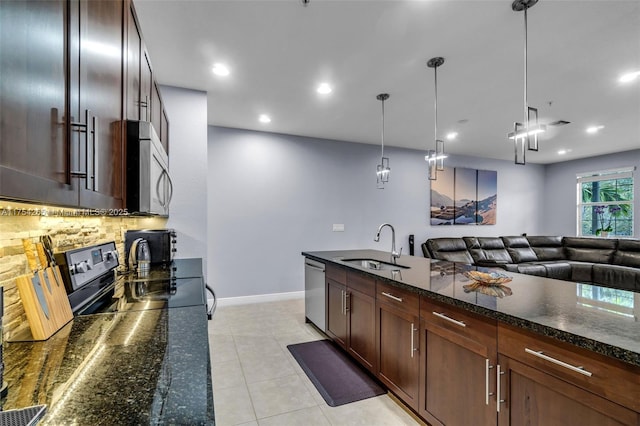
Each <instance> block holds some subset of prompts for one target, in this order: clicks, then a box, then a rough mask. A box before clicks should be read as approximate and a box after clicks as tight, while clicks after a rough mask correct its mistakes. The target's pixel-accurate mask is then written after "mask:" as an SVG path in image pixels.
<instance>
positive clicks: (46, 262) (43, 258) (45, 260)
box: [36, 243, 49, 268]
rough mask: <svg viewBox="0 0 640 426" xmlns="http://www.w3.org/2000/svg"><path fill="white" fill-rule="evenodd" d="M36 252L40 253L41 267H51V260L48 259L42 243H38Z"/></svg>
mask: <svg viewBox="0 0 640 426" xmlns="http://www.w3.org/2000/svg"><path fill="white" fill-rule="evenodd" d="M36 251H37V253H38V259H39V260H40V267H41V268H46V267H47V266H49V259H48V258H47V254H46V253H45V251H44V246H43V245H42V243H36Z"/></svg>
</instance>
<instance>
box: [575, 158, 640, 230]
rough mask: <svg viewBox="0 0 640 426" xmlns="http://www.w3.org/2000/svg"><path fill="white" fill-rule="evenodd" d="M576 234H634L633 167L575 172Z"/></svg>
mask: <svg viewBox="0 0 640 426" xmlns="http://www.w3.org/2000/svg"><path fill="white" fill-rule="evenodd" d="M578 235H579V236H602V237H606V236H620V237H625V236H632V235H633V168H626V169H619V170H607V171H602V172H594V173H585V174H581V175H578Z"/></svg>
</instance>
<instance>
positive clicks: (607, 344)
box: [302, 250, 640, 366]
mask: <svg viewBox="0 0 640 426" xmlns="http://www.w3.org/2000/svg"><path fill="white" fill-rule="evenodd" d="M302 254H303V255H304V256H306V257H309V258H311V259H314V260H317V261H320V262H325V263H326V262H330V263H334V264H336V265H340V266H343V267H349V268H353V269H356V270H358V271H361V272H363V273H365V274H368V275H371V276H373V277H375V278H376V279H378V280H382V281H385V282H388V283H390V284H392V285H395V286H398V287H402V288H405V289H407V290H410V291H413V292H416V293H419V294H422V295H425V296H427V297H430V298H432V299H435V300H438V301H441V302H444V303H448V304H451V305H455V306H458V307H462V308H464V309H467V310H469V311H473V312H476V313H479V314H481V315H485V316H487V317H490V318H494V319H497V320H499V321H502V322H503V323H506V324H510V325H514V326H517V327H520V328H523V329H527V330H531V331H534V332H537V333H540V334H543V335H546V336H549V337H552V338H555V339H558V340H561V341H564V342H568V343H572V344H574V345H576V346H579V347H582V348H585V349H589V350H591V351H594V352H597V353H600V354H603V355H606V356H609V357H612V358H615V359H618V360H621V361H624V362H627V363H629V364H633V365H636V366H640V338H639V337H638V336H640V323H639V322H638V321H637V318H638V317H640V293H637V292H624V291H622V290H613V289H608V288H607V287H598V286H592V285H588V284H580V283H573V282H568V281H560V280H554V279H549V278H543V277H537V276H533V275H524V274H518V273H512V272H507V273H506V275H509V276H510V277H512V278H513V280H512V281H511V282H509V283H507V284H506V285H507V286H508V287H509V288H510V289H511V290H512V293H513V294H512V295H510V296H505V297H503V298H499V297H495V296H489V295H486V294H482V293H477V292H469V293H467V292H465V290H464V288H463V286H464V285H466V284H470V283H471V280H469V279H468V278H467V277H466V276H465V275H464V272H466V271H471V270H479V271H487V272H488V271H491V269H489V268H482V267H474V266H471V265H465V264H459V263H451V262H442V261H434V260H430V259H425V258H421V257H415V256H402V257H401V258H400V259H398V261H397V263H398V264H399V265H402V266H407V267H409V268H398V271H390V270H386V271H385V270H371V269H367V268H364V267H362V266H356V265H354V264H352V263H347V262H345V261H344V259H375V260H380V261H384V262H389V261H390V256H389V253H388V252H382V251H378V250H340V251H319V252H303V253H302ZM500 271H501V272H503V273H504V272H505V271H502V270H500ZM596 292H609V293H616V296H618V297H619V296H620V295H622V297H627V298H628V300H630V301H633V300H634V299H635V304H634V306H635V308H630V309H629V308H627V309H626V310H625V308H621V309H620V310H621V311H622V312H614V309H615V305H611V306H605V305H603V304H599V303H597V302H593V301H591V300H589V298H588V296H589V295H590V294H593V293H596ZM634 309H635V310H634Z"/></svg>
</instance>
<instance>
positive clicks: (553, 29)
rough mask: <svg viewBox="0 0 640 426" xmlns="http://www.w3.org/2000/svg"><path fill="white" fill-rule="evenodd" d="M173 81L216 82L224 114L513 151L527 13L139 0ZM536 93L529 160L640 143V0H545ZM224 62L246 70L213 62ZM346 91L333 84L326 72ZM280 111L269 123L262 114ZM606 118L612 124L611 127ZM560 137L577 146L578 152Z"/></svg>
mask: <svg viewBox="0 0 640 426" xmlns="http://www.w3.org/2000/svg"><path fill="white" fill-rule="evenodd" d="M135 6H136V10H137V13H138V18H139V20H140V24H141V26H142V31H143V33H144V37H145V40H146V44H147V46H148V49H149V52H150V55H151V60H152V62H153V67H154V72H155V74H156V78H157V80H158V81H159V83H160V84H167V85H173V86H179V87H186V88H192V89H197V90H203V91H206V92H207V93H208V123H209V124H210V125H216V126H226V127H236V128H244V129H253V130H263V131H269V132H278V133H287V134H293V135H303V136H311V137H318V138H326V139H337V140H344V141H351V142H361V143H370V144H379V143H380V132H381V105H380V101H378V100H376V95H377V94H379V93H382V92H386V93H389V94H390V98H389V100H388V101H386V102H385V144H386V145H393V146H398V147H407V148H416V149H421V150H422V149H424V150H426V149H430V148H433V147H434V141H433V139H434V72H433V69H431V68H427V67H426V62H427V60H428V59H429V58H431V57H434V56H443V57H444V58H445V63H444V65H442V66H441V67H440V68H438V129H439V136H440V137H444V135H445V134H446V133H447V132H449V131H457V132H458V133H459V136H458V139H457V140H456V141H453V142H447V143H446V151H447V152H449V153H455V154H465V155H473V156H482V157H490V158H497V159H504V160H513V144H512V142H508V141H507V138H506V134H507V133H508V132H509V131H512V130H513V129H512V128H513V122H514V121H522V118H523V97H524V94H523V90H524V89H523V84H524V77H523V73H524V14H523V13H522V12H513V11H512V10H511V0H500V1H497V0H491V1H482V0H474V1H462V0H431V1H429V0H424V1H418V0H414V1H400V0H393V1H373V0H354V1H337V0H311V1H310V4H309V5H308V6H307V7H304V6H302V4H301V1H300V0H281V1H275V0H262V1H245V0H235V1H220V0H207V1H189V0H187V1H185V0H181V1H180V0H135ZM528 40H529V42H528V56H529V66H528V87H529V89H528V93H529V96H528V97H529V105H530V106H534V107H537V108H538V109H539V112H540V116H541V121H542V123H549V122H552V121H555V120H567V121H570V122H571V124H569V125H566V126H563V127H551V128H550V129H549V131H547V133H546V134H545V135H544V136H542V138H541V142H540V151H539V152H528V153H527V162H533V163H553V162H558V161H565V160H568V159H574V158H582V157H589V156H593V155H597V154H604V153H611V152H619V151H625V150H630V149H637V148H640V78H639V79H636V80H635V81H634V82H631V83H627V84H622V83H620V82H618V78H619V76H620V75H621V74H622V73H624V72H629V71H635V70H640V1H638V0H633V1H618V0H602V1H589V0H580V1H567V0H540V1H539V2H538V4H537V5H535V7H533V8H531V9H530V10H529V12H528ZM215 62H224V63H226V64H228V66H229V67H230V68H231V75H230V76H228V77H226V78H221V77H217V76H215V75H213V73H212V72H211V68H212V66H213V64H214V63H215ZM325 81H326V82H329V83H330V84H331V85H332V86H333V88H334V90H333V92H332V93H331V94H330V95H328V96H327V95H325V96H321V95H318V94H317V93H316V92H315V88H316V86H317V85H318V84H319V83H320V82H325ZM263 113H266V114H269V115H270V116H271V118H272V122H271V123H269V124H262V123H259V122H258V115H259V114H263ZM590 125H603V126H605V127H604V129H602V130H601V131H600V132H599V133H598V134H596V135H589V134H587V133H586V132H585V129H586V127H588V126H590ZM559 149H570V150H571V152H569V153H568V154H566V155H564V156H560V155H558V154H557V151H558V150H559Z"/></svg>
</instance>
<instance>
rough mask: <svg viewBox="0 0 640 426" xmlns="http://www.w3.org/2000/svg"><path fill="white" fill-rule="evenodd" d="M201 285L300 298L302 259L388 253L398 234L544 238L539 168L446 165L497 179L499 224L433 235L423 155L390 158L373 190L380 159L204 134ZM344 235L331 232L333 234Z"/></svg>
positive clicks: (288, 140) (371, 152)
mask: <svg viewBox="0 0 640 426" xmlns="http://www.w3.org/2000/svg"><path fill="white" fill-rule="evenodd" d="M208 133H209V134H208V140H209V142H208V143H209V148H208V155H209V160H208V161H209V175H208V190H209V200H210V201H209V213H208V214H209V231H210V239H209V241H210V245H209V262H210V268H209V282H210V283H211V284H213V286H214V288H215V289H216V292H217V294H218V296H219V297H222V298H226V297H235V296H249V295H260V294H271V293H283V292H293V291H302V290H303V282H304V278H303V261H302V256H301V255H300V252H301V251H307V250H308V251H316V250H331V249H353V248H374V249H379V250H384V251H388V250H389V249H390V247H391V238H390V232H389V230H388V229H385V230H384V231H383V235H382V238H381V241H380V242H379V243H375V242H374V241H373V237H374V235H375V233H376V230H377V228H378V226H379V225H380V224H381V223H383V222H390V223H391V224H393V225H394V226H395V228H396V234H397V235H396V240H397V243H398V246H403V247H404V250H403V254H408V241H407V239H408V235H409V234H415V238H416V255H418V256H421V252H420V247H419V244H420V243H421V242H423V241H424V240H425V239H427V238H429V237H438V236H462V235H482V236H497V235H517V234H520V233H522V232H527V233H530V234H536V233H541V232H542V229H543V228H542V226H543V219H544V218H543V217H542V215H541V214H540V209H541V205H542V203H543V200H544V190H543V187H544V167H543V166H537V165H527V166H516V165H514V164H513V163H511V162H506V161H498V160H489V159H481V158H473V157H463V156H453V157H451V158H449V159H448V160H447V165H448V166H458V167H470V168H478V169H487V170H497V171H498V217H497V225H492V226H471V227H469V226H445V227H432V226H430V225H429V221H428V211H429V183H428V180H427V173H426V163H425V161H424V152H422V151H416V150H408V149H394V148H389V149H388V150H385V154H387V156H388V157H390V166H391V177H390V182H389V183H388V184H387V186H386V188H385V189H384V190H379V189H376V181H375V180H376V178H375V167H376V164H377V162H378V161H379V155H380V149H379V147H376V146H374V145H364V144H355V143H345V142H337V141H331V140H324V139H313V138H304V137H297V136H291V135H282V134H274V133H262V132H253V131H247V130H238V129H229V128H221V127H209V132H208ZM334 223H339V224H344V225H345V232H332V224H334Z"/></svg>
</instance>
